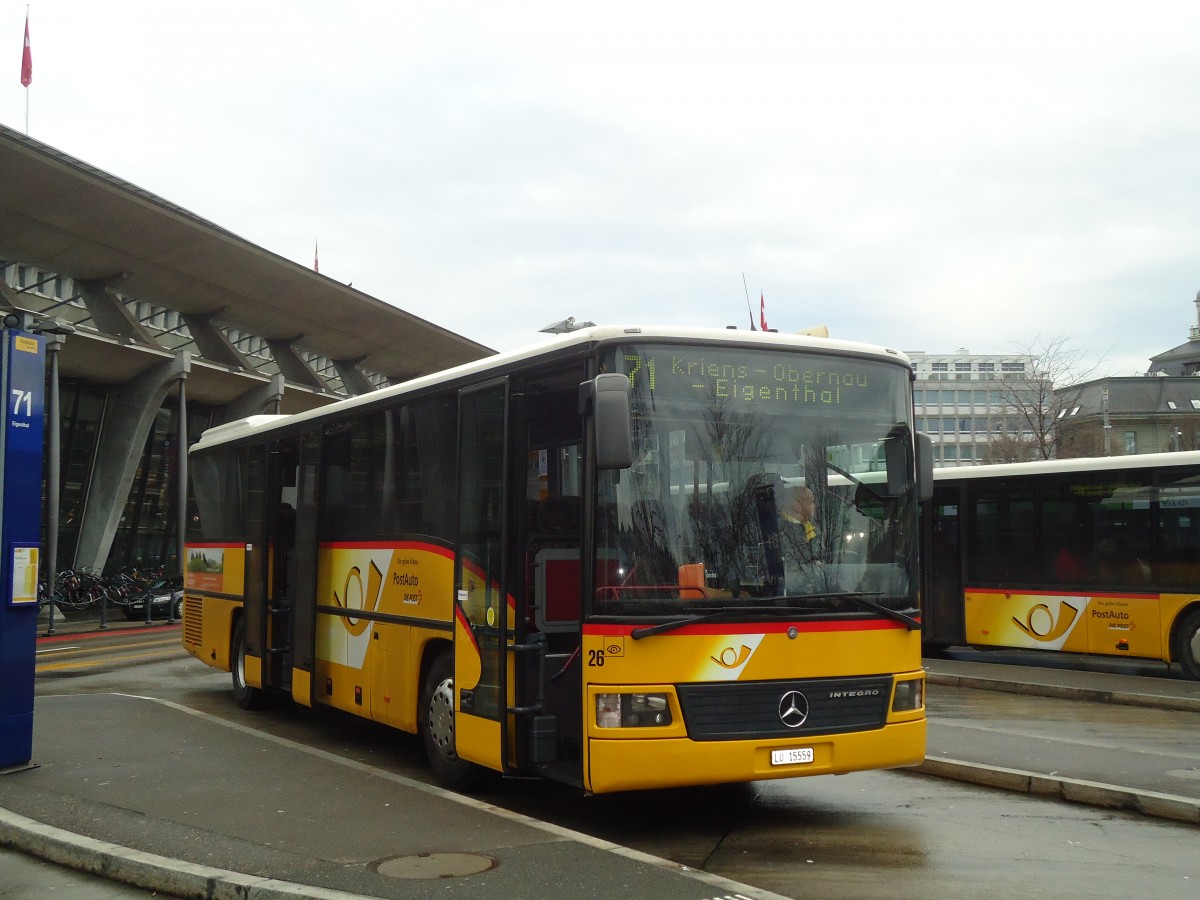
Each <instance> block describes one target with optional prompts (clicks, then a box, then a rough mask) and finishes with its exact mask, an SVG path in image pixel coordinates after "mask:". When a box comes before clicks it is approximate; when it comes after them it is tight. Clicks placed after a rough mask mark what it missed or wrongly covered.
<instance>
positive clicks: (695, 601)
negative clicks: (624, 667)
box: [593, 345, 916, 624]
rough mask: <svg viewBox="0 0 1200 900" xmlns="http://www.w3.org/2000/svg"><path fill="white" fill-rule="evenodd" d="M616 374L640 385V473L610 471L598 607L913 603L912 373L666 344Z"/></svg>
mask: <svg viewBox="0 0 1200 900" xmlns="http://www.w3.org/2000/svg"><path fill="white" fill-rule="evenodd" d="M604 368H605V369H606V370H607V371H613V372H619V373H622V374H625V375H627V376H628V377H629V379H630V382H631V386H632V395H631V408H632V414H633V465H632V466H631V467H630V468H628V469H624V470H620V471H605V472H601V473H599V478H598V495H597V500H598V505H597V509H598V520H597V526H596V595H595V596H596V600H595V603H594V605H593V613H595V614H598V615H617V616H634V617H637V616H650V617H655V616H679V615H685V616H687V615H692V614H696V615H704V614H708V613H712V612H725V613H735V612H736V611H737V610H738V609H741V608H744V609H745V610H746V611H747V612H761V611H762V610H763V609H764V608H765V607H770V608H782V609H786V610H789V611H790V612H799V611H803V610H811V611H828V610H834V609H839V610H845V609H854V610H856V611H860V612H861V611H864V610H870V609H872V608H873V607H876V608H877V607H883V608H884V609H886V610H911V609H913V608H915V605H916V596H915V593H916V579H915V550H916V540H915V534H914V533H913V525H912V523H913V522H914V521H915V502H916V496H915V490H914V487H913V478H914V476H913V472H914V463H913V449H912V434H911V428H910V417H911V410H910V406H909V400H908V378H909V373H908V370H907V369H906V368H904V367H903V366H900V365H892V364H888V363H886V362H883V361H879V360H875V359H869V358H865V357H864V358H856V357H849V358H847V357H833V356H825V355H821V354H817V353H798V352H796V351H781V350H776V349H769V350H768V349H761V350H760V349H746V348H736V349H734V348H720V349H715V348H695V347H684V346H667V345H663V346H644V345H629V346H625V347H621V348H619V349H617V350H616V351H614V352H612V353H611V354H609V355H608V356H607V357H606V359H605V360H604ZM914 624H915V623H914Z"/></svg>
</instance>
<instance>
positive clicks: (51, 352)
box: [30, 316, 75, 634]
mask: <svg viewBox="0 0 1200 900" xmlns="http://www.w3.org/2000/svg"><path fill="white" fill-rule="evenodd" d="M30 330H31V331H33V333H34V334H41V335H45V336H46V355H47V356H48V357H49V358H50V397H49V400H50V403H49V407H50V408H49V409H48V410H47V419H48V420H49V421H48V423H47V424H48V425H49V432H50V433H49V434H48V435H46V440H47V443H48V446H47V455H48V457H49V459H48V460H47V469H48V471H47V472H46V605H47V606H48V607H49V612H48V613H47V615H48V616H49V619H48V621H47V623H46V634H54V588H55V583H54V582H55V578H56V576H57V573H58V507H59V504H60V503H61V502H62V501H61V488H62V479H61V478H60V471H59V465H60V464H59V459H60V457H61V455H62V432H61V429H60V427H59V426H60V422H61V417H62V414H61V411H60V409H59V400H58V351H59V350H60V349H62V345H63V344H64V343H65V342H66V336H67V335H68V334H74V333H75V326H74V325H72V324H71V323H70V322H65V321H63V320H62V319H60V318H59V317H58V316H47V317H46V318H43V319H35V320H34V321H33V324H32V326H31V328H30Z"/></svg>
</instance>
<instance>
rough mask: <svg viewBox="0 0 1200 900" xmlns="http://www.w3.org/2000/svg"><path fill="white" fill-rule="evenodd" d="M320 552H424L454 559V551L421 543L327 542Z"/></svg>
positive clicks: (438, 545) (322, 545)
mask: <svg viewBox="0 0 1200 900" xmlns="http://www.w3.org/2000/svg"><path fill="white" fill-rule="evenodd" d="M321 549H322V550H424V551H425V552H426V553H436V554H437V555H438V556H444V557H446V559H454V551H453V550H451V549H450V548H449V547H443V546H441V545H440V544H427V543H425V542H423V541H397V542H396V543H394V544H380V543H373V542H371V541H329V542H328V543H324V544H321Z"/></svg>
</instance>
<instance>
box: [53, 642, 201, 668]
mask: <svg viewBox="0 0 1200 900" xmlns="http://www.w3.org/2000/svg"><path fill="white" fill-rule="evenodd" d="M177 652H178V653H179V654H184V653H185V651H184V649H183V648H182V647H180V648H179V649H178V651H175V650H157V651H155V652H154V653H138V654H133V655H131V656H114V657H112V658H111V659H84V660H80V661H79V662H62V663H48V664H47V665H44V666H35V667H34V672H35V674H36V673H37V672H61V671H64V670H66V669H82V668H86V667H89V666H92V667H94V666H100V665H105V664H107V663H119V662H128V661H130V660H135V659H147V660H148V659H152V658H155V657H160V656H173V655H175V654H176V653H177Z"/></svg>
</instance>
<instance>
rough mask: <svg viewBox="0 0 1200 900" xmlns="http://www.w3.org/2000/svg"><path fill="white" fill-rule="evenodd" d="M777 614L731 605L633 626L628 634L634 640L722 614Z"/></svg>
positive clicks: (776, 612)
mask: <svg viewBox="0 0 1200 900" xmlns="http://www.w3.org/2000/svg"><path fill="white" fill-rule="evenodd" d="M768 612H769V613H773V614H778V612H779V610H769V611H768V610H763V609H759V608H758V607H756V606H731V607H729V608H728V609H718V610H717V611H716V612H710V613H706V614H704V615H701V616H686V617H685V618H682V619H672V620H671V621H669V622H659V623H658V624H657V625H646V626H644V627H642V628H635V629H633V631H631V632H629V636H630V637H632V638H633V639H634V640H635V641H640V640H641V639H642V638H648V637H652V636H653V635H656V634H662V633H663V632H666V631H674V630H675V629H677V628H683V627H684V626H685V625H695V624H696V623H697V622H712V621H715V620H717V619H720V618H722V617H724V616H732V615H747V614H754V615H756V616H757V615H763V614H764V613H768Z"/></svg>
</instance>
